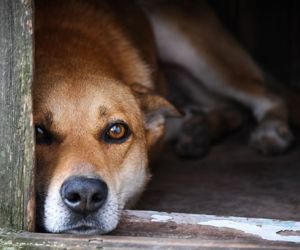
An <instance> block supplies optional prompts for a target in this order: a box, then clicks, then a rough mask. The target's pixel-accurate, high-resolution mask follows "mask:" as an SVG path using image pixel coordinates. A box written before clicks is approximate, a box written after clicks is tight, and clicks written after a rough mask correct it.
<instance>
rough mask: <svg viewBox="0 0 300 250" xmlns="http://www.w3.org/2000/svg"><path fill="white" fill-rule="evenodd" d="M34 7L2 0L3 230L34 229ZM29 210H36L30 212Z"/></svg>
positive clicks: (21, 0) (0, 161)
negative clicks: (32, 97) (5, 228)
mask: <svg viewBox="0 0 300 250" xmlns="http://www.w3.org/2000/svg"><path fill="white" fill-rule="evenodd" d="M32 72H33V70H32V5H31V1H30V0H16V1H11V0H1V1H0V226H1V227H11V228H14V229H32V227H33V225H34V220H33V212H34V209H33V208H34V204H33V199H32V200H31V203H29V200H30V199H31V194H32V192H31V190H32V189H31V187H32V184H33V183H32V177H33V152H34V144H33V129H32V104H31V103H32V100H31V81H32ZM27 207H31V209H29V210H30V212H29V213H27Z"/></svg>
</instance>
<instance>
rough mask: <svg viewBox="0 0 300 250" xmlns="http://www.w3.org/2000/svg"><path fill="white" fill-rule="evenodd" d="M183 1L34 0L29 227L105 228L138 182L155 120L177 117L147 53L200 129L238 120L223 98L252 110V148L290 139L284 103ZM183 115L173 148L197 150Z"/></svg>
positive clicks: (217, 130)
mask: <svg viewBox="0 0 300 250" xmlns="http://www.w3.org/2000/svg"><path fill="white" fill-rule="evenodd" d="M183 2H186V1H177V0H174V1H164V0H162V1H151V4H149V3H139V4H136V3H135V2H133V1H124V0H114V1H108V0H107V1H104V0H102V1H100V0H76V1H74V0H64V1H58V0H52V1H46V0H38V1H36V13H37V14H36V28H35V36H36V55H35V60H36V71H35V81H34V86H33V96H34V122H35V124H36V137H37V148H36V160H37V185H36V187H37V196H38V224H39V225H40V227H41V228H43V229H45V230H46V231H49V232H73V233H95V232H97V233H105V232H108V231H111V230H113V229H114V228H115V227H116V225H117V222H118V219H119V211H120V210H122V209H123V208H124V207H125V206H129V205H131V204H133V203H134V202H135V200H136V199H137V198H138V196H139V195H140V193H141V192H142V191H143V189H144V186H145V184H146V183H147V180H148V179H149V171H148V168H147V164H148V156H149V152H150V151H151V149H152V148H153V147H154V145H157V143H158V142H159V141H160V138H161V137H162V136H163V134H164V132H165V131H164V130H165V118H166V117H168V116H179V113H178V112H177V111H176V109H175V108H174V107H173V106H172V105H171V104H170V103H169V102H168V101H167V100H165V99H164V98H162V97H161V96H160V95H162V94H165V89H166V87H165V78H164V75H163V73H164V72H163V71H162V68H161V63H160V62H159V60H161V61H162V62H164V63H166V64H169V65H177V66H176V67H179V68H180V70H176V72H175V73H174V75H176V79H175V81H178V80H182V81H183V82H184V84H187V86H186V88H187V89H191V90H192V91H191V93H190V99H191V100H192V105H193V106H195V105H198V106H199V107H200V108H201V110H202V112H201V114H203V113H204V114H205V115H206V116H207V117H208V118H207V119H206V121H208V122H207V123H208V124H209V125H210V126H209V128H212V129H211V130H210V131H211V132H210V133H208V134H209V135H210V136H211V137H217V136H218V135H219V134H221V133H223V132H224V131H227V130H232V129H234V128H236V127H237V126H239V124H240V119H239V112H235V111H234V112H232V111H231V109H230V111H229V112H227V111H228V107H232V103H231V101H228V100H227V99H228V98H229V99H233V100H234V101H238V102H240V103H242V104H243V105H244V106H246V107H248V108H249V109H250V110H252V112H253V114H254V116H255V118H256V119H257V121H258V127H257V129H256V130H255V131H254V132H253V134H252V136H251V142H252V144H253V145H254V146H255V147H257V148H258V149H259V150H261V151H263V152H265V153H278V152H283V151H285V150H286V149H287V148H288V146H289V145H290V142H291V135H290V133H289V129H288V126H287V114H286V110H285V107H284V103H283V102H282V101H281V100H280V99H279V98H278V97H276V96H274V95H272V94H270V93H269V92H268V91H267V90H266V89H265V86H264V79H263V75H262V73H261V72H260V70H259V69H258V68H257V67H256V65H255V64H254V63H253V62H252V60H251V59H250V58H249V57H248V55H247V54H246V53H245V52H244V51H243V50H242V49H240V47H239V46H238V45H237V44H236V42H235V41H234V39H232V38H231V37H230V36H229V35H228V34H227V33H226V32H225V31H224V30H223V28H222V27H221V25H220V24H219V22H218V20H217V19H216V18H215V16H214V14H213V13H212V12H211V10H210V9H209V8H208V6H207V5H206V4H205V3H203V2H201V1H200V2H199V1H188V2H189V3H185V4H184V3H183ZM145 13H146V14H145ZM152 29H153V30H154V32H153V33H152ZM158 55H159V56H158ZM168 68H169V67H168ZM171 71H173V69H172V70H171ZM168 72H170V71H169V70H168ZM171 78H172V77H171ZM173 80H174V79H173ZM200 83H201V84H200ZM201 85H204V86H205V90H203V87H201ZM170 88H172V85H171V87H170ZM208 92H209V93H213V94H209V96H206V93H208ZM203 93H205V94H204V96H203ZM158 94H160V95H158ZM199 96H202V97H203V98H201V99H199ZM224 110H225V111H224ZM195 117H196V118H195ZM200 120H201V119H200ZM183 121H184V122H185V123H184V124H183V126H182V127H181V130H182V133H181V135H180V136H179V143H178V147H179V151H180V152H181V153H182V154H187V155H192V156H195V155H197V154H200V153H201V151H202V147H203V144H201V143H200V144H199V141H197V140H198V139H199V138H197V137H198V136H201V135H203V133H201V132H200V133H199V131H198V127H200V125H201V123H197V122H198V121H199V117H198V116H197V115H195V116H192V117H189V118H188V119H187V120H183ZM194 133H195V134H194ZM192 137H194V138H196V139H194V140H192V139H191V138H192ZM199 140H201V138H200V139H199Z"/></svg>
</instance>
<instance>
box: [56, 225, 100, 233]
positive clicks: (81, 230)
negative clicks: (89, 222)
mask: <svg viewBox="0 0 300 250" xmlns="http://www.w3.org/2000/svg"><path fill="white" fill-rule="evenodd" d="M61 233H66V234H81V235H90V234H100V233H101V230H100V229H99V228H97V227H92V226H86V225H81V226H76V227H70V228H68V229H65V230H63V231H62V232H61Z"/></svg>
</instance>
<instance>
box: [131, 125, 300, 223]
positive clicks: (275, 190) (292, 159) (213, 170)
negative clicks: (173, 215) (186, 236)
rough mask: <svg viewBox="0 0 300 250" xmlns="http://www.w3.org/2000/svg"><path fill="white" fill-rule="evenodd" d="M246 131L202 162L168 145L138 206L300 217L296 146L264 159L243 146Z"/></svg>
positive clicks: (299, 170)
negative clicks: (187, 157) (180, 153)
mask: <svg viewBox="0 0 300 250" xmlns="http://www.w3.org/2000/svg"><path fill="white" fill-rule="evenodd" d="M248 132H249V131H248V129H246V128H245V129H243V130H241V131H239V132H238V133H236V134H234V135H232V136H230V137H228V138H226V139H225V140H223V141H222V142H220V143H219V144H217V145H215V146H214V147H213V148H212V149H211V152H210V153H209V155H208V156H206V157H205V158H203V159H200V160H184V159H180V158H178V157H177V156H176V155H175V154H174V151H173V150H172V146H170V145H169V146H167V147H166V149H165V150H164V151H163V152H162V153H161V156H160V159H159V161H158V162H157V163H156V164H155V166H153V170H152V172H153V178H152V181H151V182H150V184H149V186H148V188H147V190H146V192H145V193H144V195H143V197H142V199H141V200H140V202H139V203H138V205H137V207H136V209H140V210H156V211H167V212H184V213H197V214H211V215H222V216H228V215H230V216H244V217H254V218H258V217H259V218H274V219H282V220H298V221H299V220H300V193H299V192H300V146H299V145H296V146H295V147H294V148H293V149H292V150H291V151H290V152H289V153H287V154H285V155H283V156H277V157H271V158H270V157H263V156H261V155H258V154H257V153H256V152H255V151H253V150H252V149H251V148H249V147H248V146H247V145H246V144H247V137H248ZM298 137H299V136H298Z"/></svg>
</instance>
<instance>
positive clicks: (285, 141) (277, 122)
mask: <svg viewBox="0 0 300 250" xmlns="http://www.w3.org/2000/svg"><path fill="white" fill-rule="evenodd" d="M174 2H175V3H169V2H168V3H162V4H157V5H154V6H151V7H150V8H149V9H148V13H149V17H150V19H151V22H152V25H153V27H154V31H155V36H156V40H157V44H158V49H159V53H160V57H161V59H162V60H163V61H164V62H167V63H173V64H177V65H180V66H181V67H184V68H185V70H187V71H188V72H189V73H190V74H191V75H193V76H194V77H195V78H197V79H198V80H199V82H201V83H202V84H203V85H204V86H205V87H206V88H207V89H208V90H210V91H212V92H214V93H216V94H218V95H220V96H223V97H227V98H230V99H233V100H235V101H238V102H239V103H241V104H243V105H244V106H246V107H248V108H249V109H250V110H251V111H252V113H253V116H254V117H255V119H256V120H257V123H258V125H257V127H256V129H255V130H254V131H253V132H252V134H251V136H250V144H251V145H252V146H253V147H255V148H256V149H258V150H259V151H260V152H262V153H264V154H267V155H270V154H279V153H282V152H284V151H286V150H287V149H288V148H289V146H290V145H291V142H292V139H293V136H292V134H291V132H290V130H289V127H288V115H287V109H286V107H285V103H284V101H283V100H281V99H280V98H279V97H278V96H276V95H274V94H273V93H271V92H270V91H269V90H268V89H267V88H266V85H265V79H264V75H263V73H262V72H261V71H260V69H259V68H258V67H257V66H256V64H255V63H254V62H253V60H252V59H251V58H250V56H249V55H248V54H247V53H246V52H245V51H244V50H243V49H242V48H241V47H240V46H239V44H238V43H237V42H236V41H235V40H234V39H233V38H232V37H231V36H230V35H229V34H228V33H227V32H226V31H225V30H224V28H223V27H222V25H221V24H220V22H219V21H218V19H217V18H216V17H215V15H214V13H213V12H212V11H211V10H210V8H209V7H208V6H207V5H206V4H205V3H203V2H202V4H198V3H197V2H196V1H191V2H188V3H187V2H186V1H182V2H180V1H174Z"/></svg>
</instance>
